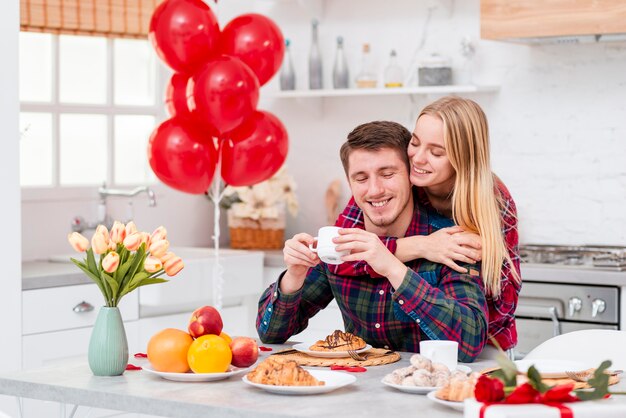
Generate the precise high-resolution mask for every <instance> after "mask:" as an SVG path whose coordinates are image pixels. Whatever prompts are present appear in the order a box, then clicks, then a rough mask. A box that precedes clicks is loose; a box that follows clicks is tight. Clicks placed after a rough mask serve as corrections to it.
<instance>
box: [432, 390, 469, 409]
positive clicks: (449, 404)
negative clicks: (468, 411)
mask: <svg viewBox="0 0 626 418" xmlns="http://www.w3.org/2000/svg"><path fill="white" fill-rule="evenodd" d="M435 393H437V391H436V390H433V391H432V392H428V394H427V395H426V397H427V398H428V399H430V400H431V401H433V402H435V403H438V404H439V405H444V406H447V407H448V408H452V409H456V410H457V411H462V410H463V408H464V405H465V404H464V403H463V402H454V401H444V400H443V399H439V398H438V397H436V396H435Z"/></svg>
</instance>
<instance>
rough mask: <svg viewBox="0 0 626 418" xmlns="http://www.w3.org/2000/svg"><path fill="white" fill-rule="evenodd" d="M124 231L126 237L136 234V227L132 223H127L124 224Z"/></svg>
mask: <svg viewBox="0 0 626 418" xmlns="http://www.w3.org/2000/svg"><path fill="white" fill-rule="evenodd" d="M124 230H125V231H126V236H129V235H131V234H134V233H135V232H137V225H135V223H134V222H133V221H130V222H129V223H127V224H126V227H125V228H124Z"/></svg>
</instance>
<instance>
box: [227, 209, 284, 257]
mask: <svg viewBox="0 0 626 418" xmlns="http://www.w3.org/2000/svg"><path fill="white" fill-rule="evenodd" d="M228 229H229V230H230V247H231V248H236V249H243V250H250V249H258V250H280V249H282V248H283V245H284V243H285V215H284V213H281V214H280V215H279V217H278V219H265V218H261V219H259V220H254V219H250V218H240V217H237V216H234V215H233V214H232V212H231V211H228Z"/></svg>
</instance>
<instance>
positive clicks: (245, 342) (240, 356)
mask: <svg viewBox="0 0 626 418" xmlns="http://www.w3.org/2000/svg"><path fill="white" fill-rule="evenodd" d="M230 350H231V351H232V352H233V359H232V361H231V362H230V364H232V365H233V366H235V367H248V366H252V365H253V364H254V363H255V362H256V361H257V359H258V358H259V347H258V346H257V344H256V340H255V339H254V338H249V337H235V338H233V341H232V342H231V343H230Z"/></svg>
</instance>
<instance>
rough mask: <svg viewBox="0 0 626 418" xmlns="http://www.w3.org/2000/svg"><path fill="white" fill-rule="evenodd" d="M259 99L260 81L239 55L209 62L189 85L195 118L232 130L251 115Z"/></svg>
mask: <svg viewBox="0 0 626 418" xmlns="http://www.w3.org/2000/svg"><path fill="white" fill-rule="evenodd" d="M258 102H259V81H258V80H257V78H256V77H255V76H254V73H253V72H252V71H251V70H250V68H249V67H248V66H247V65H246V64H244V63H243V62H241V61H240V60H239V59H238V58H235V57H229V56H226V55H222V56H220V57H218V58H215V59H214V60H211V61H209V62H208V63H206V64H205V66H204V67H202V68H201V69H200V70H199V71H198V72H197V73H196V74H194V75H193V77H191V80H190V81H189V83H188V84H187V105H188V106H189V109H190V110H191V112H192V115H193V117H194V118H195V119H196V120H198V121H202V123H206V124H208V125H210V126H213V127H215V128H216V129H217V131H218V132H220V133H224V132H228V131H230V130H232V129H234V128H236V127H237V126H239V125H241V123H242V122H243V121H244V120H245V119H246V118H248V117H249V116H250V115H252V113H253V112H254V111H255V110H256V106H257V103H258Z"/></svg>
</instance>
